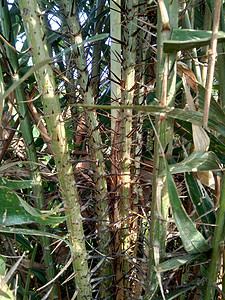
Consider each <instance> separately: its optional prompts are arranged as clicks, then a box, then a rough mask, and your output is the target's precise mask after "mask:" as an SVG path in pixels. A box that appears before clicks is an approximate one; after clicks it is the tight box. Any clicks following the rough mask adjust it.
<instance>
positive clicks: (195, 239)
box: [165, 160, 210, 254]
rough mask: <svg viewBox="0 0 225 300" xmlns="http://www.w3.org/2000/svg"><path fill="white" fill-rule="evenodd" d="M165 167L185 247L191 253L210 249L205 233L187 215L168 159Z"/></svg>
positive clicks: (170, 197) (172, 202)
mask: <svg viewBox="0 0 225 300" xmlns="http://www.w3.org/2000/svg"><path fill="white" fill-rule="evenodd" d="M165 167H166V179H167V185H168V193H169V199H170V204H171V207H172V211H173V217H174V220H175V223H176V225H177V228H178V230H179V233H180V236H181V239H182V242H183V245H184V248H185V250H186V251H187V252H188V253H190V254H194V253H203V252H206V251H208V250H209V249H210V246H209V245H208V243H207V242H206V240H205V239H204V237H203V235H202V234H201V233H200V232H199V231H198V230H197V229H196V227H195V225H194V224H193V222H192V221H191V219H190V218H189V216H188V215H187V213H186V211H185V209H184V207H183V205H182V203H181V201H180V199H179V197H178V194H177V189H176V186H175V183H174V181H173V177H172V175H171V173H170V170H169V166H168V163H167V161H166V160H165Z"/></svg>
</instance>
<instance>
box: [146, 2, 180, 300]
mask: <svg viewBox="0 0 225 300" xmlns="http://www.w3.org/2000/svg"><path fill="white" fill-rule="evenodd" d="M177 26H178V2H177V1H173V3H172V5H171V3H170V2H169V1H168V0H166V1H163V0H160V1H159V5H158V24H157V37H158V45H157V49H158V50H157V51H158V52H157V81H156V98H157V99H159V100H161V103H160V105H161V106H171V107H172V106H173V104H174V97H175V85H176V62H175V60H176V55H175V54H172V55H169V56H168V55H166V54H165V53H163V50H162V49H163V47H162V43H163V41H164V40H168V39H170V35H171V29H172V28H177ZM168 75H170V77H168ZM155 130H156V133H155V138H154V169H153V182H152V205H151V225H150V241H149V269H148V274H147V279H146V299H148V297H151V296H152V295H153V294H154V293H155V291H156V289H157V281H156V274H155V271H154V264H155V263H159V262H161V261H163V260H164V258H165V250H166V234H167V218H168V208H169V196H168V191H167V188H166V186H165V182H164V180H162V179H160V178H159V177H158V174H159V173H160V172H161V171H162V170H163V168H164V162H163V157H162V153H161V148H160V144H161V146H162V149H163V151H165V150H167V152H166V154H167V156H168V158H170V156H171V154H172V140H173V139H172V137H173V120H172V119H168V118H166V117H165V116H163V115H162V116H160V117H157V118H156V119H155ZM156 134H157V135H158V137H157V136H156ZM159 143H160V144H159ZM157 253H158V255H159V257H158V256H157V255H156V254H157Z"/></svg>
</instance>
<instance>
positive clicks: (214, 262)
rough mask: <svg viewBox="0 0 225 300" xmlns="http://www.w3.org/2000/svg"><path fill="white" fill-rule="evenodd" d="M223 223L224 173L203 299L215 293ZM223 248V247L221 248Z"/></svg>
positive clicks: (224, 206) (222, 241)
mask: <svg viewBox="0 0 225 300" xmlns="http://www.w3.org/2000/svg"><path fill="white" fill-rule="evenodd" d="M224 224H225V174H223V182H222V189H221V196H220V202H219V209H218V212H217V220H216V225H217V226H216V227H215V232H214V237H213V241H212V257H211V261H210V264H209V268H208V271H207V283H206V289H205V291H204V300H213V299H214V294H215V290H216V289H215V287H216V281H217V277H218V273H219V268H220V265H221V264H220V260H221V247H223V243H224ZM222 249H223V248H222Z"/></svg>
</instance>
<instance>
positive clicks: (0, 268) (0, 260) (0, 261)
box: [0, 255, 6, 275]
mask: <svg viewBox="0 0 225 300" xmlns="http://www.w3.org/2000/svg"><path fill="white" fill-rule="evenodd" d="M5 263H6V258H5V257H3V256H1V255H0V275H4V274H5V270H6V266H5Z"/></svg>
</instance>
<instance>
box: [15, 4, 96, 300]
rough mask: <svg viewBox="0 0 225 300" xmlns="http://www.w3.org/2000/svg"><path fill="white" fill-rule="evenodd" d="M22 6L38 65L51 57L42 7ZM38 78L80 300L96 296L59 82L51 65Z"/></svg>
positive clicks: (37, 75) (38, 74)
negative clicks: (41, 16)
mask: <svg viewBox="0 0 225 300" xmlns="http://www.w3.org/2000/svg"><path fill="white" fill-rule="evenodd" d="M19 6H20V10H21V15H22V17H23V22H24V27H25V30H26V34H27V38H28V40H29V44H30V45H31V46H32V50H31V54H32V56H33V61H34V64H38V63H40V62H42V61H44V60H46V59H49V52H48V48H47V44H46V40H45V39H44V37H45V35H44V32H43V28H42V23H41V18H40V11H39V7H38V4H37V2H36V0H21V1H20V2H19ZM36 77H37V82H38V84H39V89H40V92H41V93H42V101H43V108H44V113H45V119H46V123H47V128H48V131H49V135H50V137H52V149H53V152H54V159H55V164H56V168H57V171H58V178H59V182H60V188H61V192H62V198H63V200H64V201H65V202H64V203H65V206H66V208H67V215H68V219H67V228H68V231H69V233H70V241H71V244H72V247H73V251H74V253H72V255H74V260H73V268H74V272H75V274H76V275H75V284H76V289H77V291H78V295H77V299H80V300H81V299H85V298H86V299H92V291H91V286H90V273H89V269H88V263H87V258H88V255H87V251H86V247H85V238H84V230H83V224H82V217H81V211H80V205H79V201H78V193H77V189H76V183H75V180H74V174H73V168H72V164H71V162H70V155H69V149H68V144H67V140H66V134H65V128H64V123H63V120H62V114H61V108H60V103H59V97H58V95H57V94H56V93H55V91H56V84H55V80H54V74H53V71H52V68H51V66H49V65H46V66H44V67H42V68H41V69H40V70H39V72H37V73H36Z"/></svg>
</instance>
